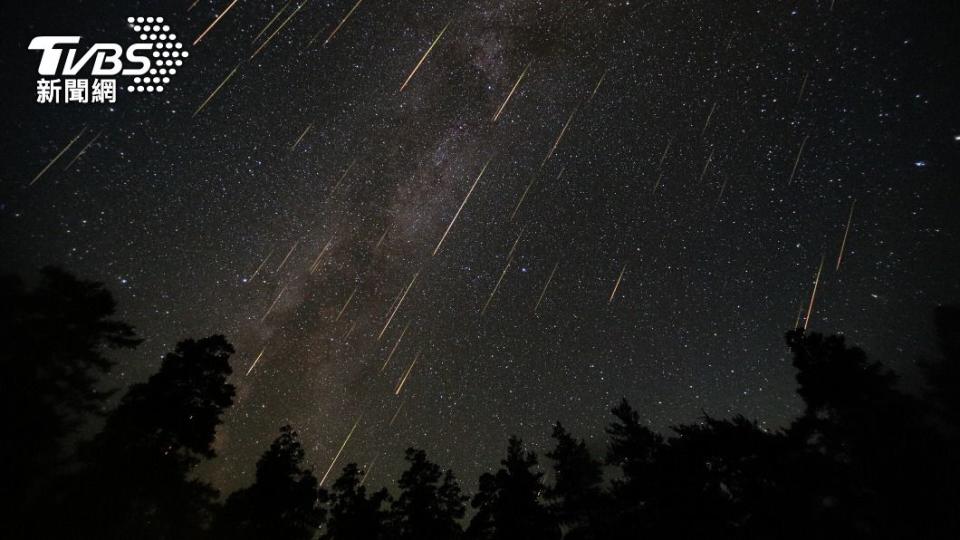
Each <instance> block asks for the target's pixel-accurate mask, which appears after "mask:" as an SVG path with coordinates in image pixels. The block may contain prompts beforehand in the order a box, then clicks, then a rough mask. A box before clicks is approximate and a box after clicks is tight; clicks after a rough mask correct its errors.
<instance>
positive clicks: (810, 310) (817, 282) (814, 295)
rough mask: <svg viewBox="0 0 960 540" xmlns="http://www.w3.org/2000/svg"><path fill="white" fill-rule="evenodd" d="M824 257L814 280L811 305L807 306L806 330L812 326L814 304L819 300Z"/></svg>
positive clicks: (804, 326)
mask: <svg viewBox="0 0 960 540" xmlns="http://www.w3.org/2000/svg"><path fill="white" fill-rule="evenodd" d="M823 260H824V258H823V257H820V268H818V269H817V277H816V278H815V279H814V280H813V293H811V294H810V304H809V305H808V306H807V316H806V317H804V319H803V329H804V330H806V329H807V326H809V324H810V315H811V314H813V302H814V300H816V299H817V287H819V286H820V272H823Z"/></svg>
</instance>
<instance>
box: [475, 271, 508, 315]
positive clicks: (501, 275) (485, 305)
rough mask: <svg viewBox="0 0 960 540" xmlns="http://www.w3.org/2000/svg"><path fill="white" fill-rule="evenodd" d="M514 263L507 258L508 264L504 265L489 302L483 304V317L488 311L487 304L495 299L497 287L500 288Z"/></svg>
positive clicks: (488, 299) (481, 313)
mask: <svg viewBox="0 0 960 540" xmlns="http://www.w3.org/2000/svg"><path fill="white" fill-rule="evenodd" d="M512 263H513V259H512V258H511V259H507V265H506V266H504V267H503V272H501V273H500V279H498V280H497V284H496V286H494V287H493V291H492V292H491V293H490V297H489V298H487V302H486V303H485V304H483V309H481V310H480V316H481V317H483V314H484V313H485V312H486V311H487V306H489V305H490V301H491V300H493V296H494V295H495V294H497V289H499V288H500V283H501V282H502V281H503V276H505V275H507V270H509V269H510V265H511V264H512Z"/></svg>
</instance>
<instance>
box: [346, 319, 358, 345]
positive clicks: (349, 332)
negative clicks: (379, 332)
mask: <svg viewBox="0 0 960 540" xmlns="http://www.w3.org/2000/svg"><path fill="white" fill-rule="evenodd" d="M356 327H357V321H353V322H352V323H350V328H348V329H347V333H346V334H344V335H343V340H344V341H346V340H347V338H348V337H350V334H352V333H353V329H354V328H356Z"/></svg>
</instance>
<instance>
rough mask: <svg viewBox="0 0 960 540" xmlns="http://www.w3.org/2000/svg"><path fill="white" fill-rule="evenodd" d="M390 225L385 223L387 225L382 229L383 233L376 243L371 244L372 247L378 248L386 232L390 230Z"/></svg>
mask: <svg viewBox="0 0 960 540" xmlns="http://www.w3.org/2000/svg"><path fill="white" fill-rule="evenodd" d="M390 227H391V226H390V225H387V227H386V228H385V229H383V234H381V235H380V239H379V240H377V245H375V246H373V249H380V245H381V244H383V240H384V239H385V238H386V237H387V233H388V232H390Z"/></svg>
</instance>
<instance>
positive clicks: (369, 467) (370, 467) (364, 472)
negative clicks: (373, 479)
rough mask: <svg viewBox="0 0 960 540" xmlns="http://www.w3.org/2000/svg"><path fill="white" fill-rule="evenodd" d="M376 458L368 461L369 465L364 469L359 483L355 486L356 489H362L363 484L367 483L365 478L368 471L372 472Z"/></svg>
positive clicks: (368, 473)
mask: <svg viewBox="0 0 960 540" xmlns="http://www.w3.org/2000/svg"><path fill="white" fill-rule="evenodd" d="M377 457H378V456H374V457H373V459H372V460H371V461H370V464H369V465H367V466H366V467H364V469H363V477H362V478H360V483H359V484H357V487H363V483H364V482H366V481H367V476H369V475H370V471H371V470H373V466H374V465H376V464H377Z"/></svg>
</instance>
